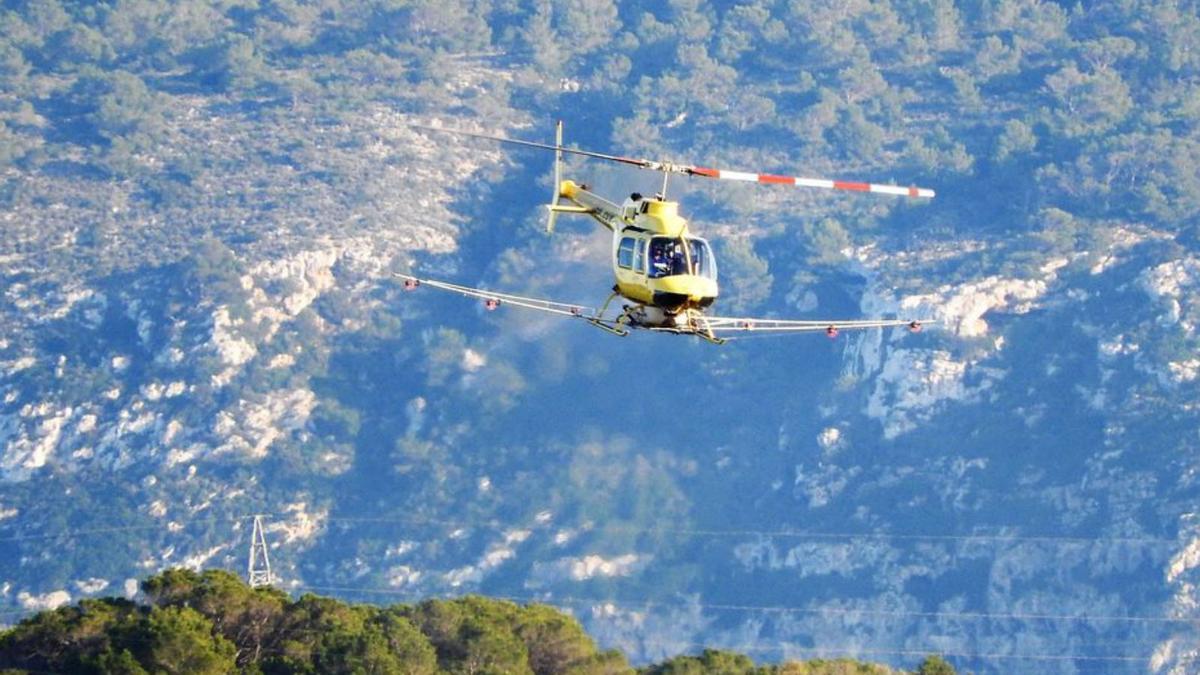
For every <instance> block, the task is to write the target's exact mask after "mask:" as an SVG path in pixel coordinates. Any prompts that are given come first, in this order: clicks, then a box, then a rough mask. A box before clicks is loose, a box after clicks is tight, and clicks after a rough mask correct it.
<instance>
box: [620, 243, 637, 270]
mask: <svg viewBox="0 0 1200 675" xmlns="http://www.w3.org/2000/svg"><path fill="white" fill-rule="evenodd" d="M636 244H637V239H634V238H633V237H624V238H622V239H621V243H620V244H619V245H618V246H617V265H618V266H619V267H624V268H625V269H629V268H631V267H633V249H634V248H635V245H636Z"/></svg>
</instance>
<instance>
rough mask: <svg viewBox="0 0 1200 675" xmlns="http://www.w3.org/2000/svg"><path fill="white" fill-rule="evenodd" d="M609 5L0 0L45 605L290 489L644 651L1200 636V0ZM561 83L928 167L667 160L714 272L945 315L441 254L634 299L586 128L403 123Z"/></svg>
mask: <svg viewBox="0 0 1200 675" xmlns="http://www.w3.org/2000/svg"><path fill="white" fill-rule="evenodd" d="M568 4H569V3H568ZM568 4H561V5H559V4H538V5H534V6H529V7H524V6H518V5H519V3H517V4H514V3H505V2H489V1H487V0H472V1H470V2H446V1H442V2H437V3H433V2H415V3H389V2H361V3H359V2H343V1H340V0H329V1H327V2H320V3H315V4H311V3H310V4H308V5H295V4H292V3H285V2H269V3H262V2H255V3H249V2H238V1H236V0H235V1H231V2H219V3H212V2H199V1H197V2H190V3H177V4H175V5H173V6H170V7H168V6H166V5H159V4H155V3H153V2H140V1H138V2H128V3H119V4H117V5H113V6H107V5H106V6H93V5H92V4H91V3H71V2H50V3H37V4H35V5H28V6H25V5H21V6H15V5H14V6H13V7H5V8H4V9H3V10H2V13H0V23H2V24H3V26H4V28H3V30H0V43H2V44H0V55H2V56H3V58H2V59H0V62H2V65H0V82H3V85H2V86H0V205H2V206H0V222H2V223H3V225H2V227H3V232H4V235H5V236H4V237H0V322H2V323H0V326H2V328H0V480H2V481H3V485H4V489H3V490H2V491H0V539H3V540H4V541H5V542H7V543H8V544H9V546H8V547H6V548H5V549H4V550H0V561H2V564H0V569H2V570H4V572H3V575H0V576H2V577H3V578H0V599H2V600H3V602H4V603H5V608H4V610H3V611H5V612H8V614H7V615H6V616H7V617H9V618H10V619H12V620H15V619H17V618H19V617H20V616H23V615H25V614H28V613H29V612H33V611H37V610H40V609H45V608H50V607H56V606H61V605H66V604H70V603H73V602H77V601H79V600H81V599H84V598H88V597H92V596H98V595H104V594H114V593H116V594H120V593H124V592H127V591H128V592H130V593H133V592H134V591H136V588H137V582H136V581H135V580H136V579H138V578H140V577H142V576H144V575H146V574H148V573H152V572H155V571H157V570H161V569H164V568H167V567H171V566H176V565H183V566H187V567H191V568H199V567H201V566H218V567H223V568H226V569H230V570H241V569H243V568H244V566H245V553H246V550H247V547H248V534H249V532H248V530H249V527H248V526H249V520H248V516H250V515H251V514H256V513H261V514H269V515H268V523H269V528H268V530H269V531H268V537H269V539H270V541H271V544H272V563H273V566H274V569H275V572H276V574H277V576H278V577H279V579H280V586H281V587H282V588H284V589H287V590H294V591H297V592H301V591H304V590H305V589H316V590H321V591H322V592H325V593H330V594H336V595H339V596H341V597H346V598H350V599H376V600H379V599H386V600H389V601H391V600H401V601H407V600H416V599H419V598H425V597H430V596H444V595H459V594H463V593H474V592H482V593H491V594H496V595H502V596H505V597H512V598H517V599H521V600H528V601H541V602H549V603H552V604H555V605H557V606H559V607H564V608H570V609H571V610H572V611H573V612H574V613H575V615H576V616H578V617H579V618H580V620H581V621H583V623H584V624H585V625H586V626H587V627H588V630H589V631H590V632H591V634H592V635H594V636H596V639H597V641H598V642H599V644H600V645H601V646H602V647H603V648H619V649H622V650H624V651H625V653H627V654H629V656H630V658H631V659H632V660H633V661H634V662H635V663H647V662H651V661H656V660H661V659H663V658H667V657H669V656H673V655H675V654H679V653H684V652H687V651H689V650H692V647H693V646H695V645H707V646H718V647H731V648H736V649H738V650H739V651H743V652H747V653H751V654H753V655H754V656H755V658H758V659H760V660H765V661H778V660H782V659H785V658H793V657H795V658H800V657H811V656H843V655H848V656H856V657H862V658H866V659H869V660H873V661H883V662H886V663H889V664H892V665H893V666H895V667H911V664H912V663H913V662H914V661H915V660H916V659H917V658H919V656H920V655H924V654H927V653H930V652H940V653H944V654H946V655H947V657H948V658H949V659H950V660H951V661H952V662H954V663H955V664H956V665H959V666H961V667H963V668H964V669H969V670H973V671H979V672H1011V671H1014V670H1017V671H1039V672H1047V671H1048V672H1063V673H1075V672H1145V671H1147V670H1149V671H1153V672H1164V673H1165V672H1172V673H1184V672H1190V671H1191V670H1193V669H1194V661H1195V659H1196V658H1197V656H1198V655H1200V643H1198V642H1197V639H1196V636H1195V631H1194V630H1192V626H1193V624H1194V622H1195V618H1196V606H1197V601H1198V598H1197V594H1196V590H1195V589H1196V583H1197V574H1198V573H1200V530H1198V529H1197V528H1198V524H1197V521H1196V518H1195V506H1194V505H1195V503H1196V497H1197V485H1196V479H1195V476H1196V470H1197V461H1198V460H1200V455H1198V454H1197V444H1198V443H1200V438H1198V437H1197V434H1196V429H1197V412H1196V411H1197V402H1198V399H1197V389H1196V387H1197V378H1198V376H1200V358H1197V356H1196V347H1197V344H1198V343H1197V335H1196V325H1197V321H1200V302H1198V298H1200V294H1198V292H1197V291H1198V284H1200V263H1198V255H1197V253H1196V224H1197V222H1200V221H1197V214H1198V213H1200V202H1197V200H1196V195H1197V194H1200V189H1197V188H1198V187H1200V186H1197V185H1196V181H1197V180H1198V178H1197V177H1198V176H1200V171H1198V170H1196V169H1197V167H1196V158H1197V157H1200V153H1198V152H1196V149H1197V142H1198V139H1197V128H1198V127H1197V120H1198V119H1200V112H1198V110H1200V109H1198V108H1197V104H1196V101H1197V100H1200V99H1198V98H1197V97H1198V96H1200V94H1198V92H1200V89H1198V85H1197V84H1196V81H1197V79H1196V75H1197V72H1198V70H1200V61H1198V60H1197V59H1198V58H1200V57H1197V56H1196V54H1195V53H1194V52H1195V50H1194V49H1191V48H1190V45H1192V44H1194V43H1195V40H1196V37H1197V35H1200V22H1198V21H1197V19H1196V12H1194V11H1191V10H1192V9H1193V8H1189V7H1188V6H1186V3H1184V5H1178V4H1171V3H1166V4H1163V3H1151V2H1146V3H1133V4H1129V3H1125V4H1121V3H1099V4H1095V5H1094V6H1088V7H1084V6H1082V5H1081V6H1080V7H1078V8H1072V9H1069V10H1068V9H1063V8H1062V6H1060V5H1058V4H1055V3H1046V2H1038V1H1036V0H1018V1H1014V2H983V3H977V4H974V5H971V6H969V7H968V6H958V5H955V4H954V3H949V2H907V1H904V2H902V1H901V0H892V2H882V3H880V2H877V3H850V4H846V3H844V2H841V3H824V4H822V3H817V4H816V5H812V6H805V7H800V6H799V5H794V4H791V3H786V2H773V1H770V0H767V1H762V2H741V3H706V2H671V3H667V4H666V5H663V4H662V3H656V2H637V1H630V2H619V3H618V2H597V3H585V4H581V5H579V6H575V5H571V6H568ZM556 118H563V119H565V120H566V129H567V138H568V139H569V140H570V142H572V143H578V144H579V145H580V146H582V147H588V148H592V149H596V150H601V151H611V152H618V153H622V154H629V155H638V156H643V155H644V156H649V157H653V158H663V159H672V160H676V161H686V162H694V163H696V164H699V165H704V166H718V167H723V168H729V169H737V170H754V171H759V170H761V171H771V172H777V173H787V174H803V175H828V176H836V177H845V178H857V179H869V180H876V181H888V180H894V181H896V182H898V183H901V184H920V185H923V186H925V185H927V186H930V187H933V188H935V189H936V190H937V191H938V197H937V198H936V199H934V200H932V201H930V202H910V201H906V200H894V199H880V198H871V197H868V196H862V195H851V196H837V195H828V194H823V193H813V192H803V191H797V190H788V189H783V188H768V187H765V186H750V185H743V184H725V183H716V182H703V181H700V180H699V179H694V180H691V181H688V180H686V179H679V180H673V181H672V183H671V185H670V194H671V196H672V197H673V198H678V199H680V200H681V203H682V208H683V211H684V213H685V214H686V215H687V216H688V217H689V218H690V219H691V221H692V223H693V225H694V227H695V228H696V230H697V231H699V232H700V233H701V234H704V235H705V236H707V237H709V238H711V239H712V240H713V241H714V242H715V244H716V247H717V253H718V255H719V259H720V263H721V290H722V297H721V300H720V303H719V305H718V309H719V310H720V311H726V312H731V313H732V312H736V313H743V312H744V313H747V314H756V315H765V316H779V317H792V316H794V317H799V318H828V317H858V316H877V315H892V314H905V315H908V314H914V313H915V314H922V315H925V316H930V317H934V318H936V319H938V324H937V325H936V326H931V327H930V329H929V330H926V331H925V332H923V333H922V334H919V335H910V334H908V333H907V332H905V333H903V334H901V333H899V332H897V333H895V334H893V333H890V332H885V333H880V332H873V333H865V334H862V335H855V336H845V335H844V336H843V337H840V338H839V339H838V340H837V341H833V342H830V341H827V340H825V339H824V338H809V337H801V338H790V339H779V338H771V339H747V340H744V341H741V342H735V343H732V344H730V345H727V346H725V347H722V348H715V347H712V346H710V345H705V344H699V343H691V342H687V341H682V340H679V339H671V338H669V337H667V336H655V335H650V336H634V337H630V338H627V339H624V340H620V339H616V338H612V337H610V336H606V335H604V334H601V333H599V332H598V331H594V330H592V329H591V328H590V327H588V326H576V325H574V324H573V323H571V322H569V321H567V322H565V323H564V322H561V321H555V320H553V319H547V318H543V317H531V316H528V315H525V314H521V313H519V312H516V311H515V310H514V311H507V312H497V313H489V314H485V313H484V312H482V311H481V310H479V309H478V308H475V307H474V306H473V305H472V304H471V303H469V302H467V301H464V300H461V299H459V298H454V297H444V296H438V295H436V294H434V293H432V292H418V293H412V294H409V293H404V292H403V291H402V289H401V288H400V287H399V286H398V285H397V284H395V283H394V281H393V277H392V276H391V272H392V271H396V270H406V269H415V270H418V271H419V272H421V273H422V274H426V275H430V276H436V277H439V278H446V279H449V280H451V281H456V282H460V283H466V284H471V285H484V286H489V287H494V288H504V289H506V290H510V291H513V292H521V293H532V294H537V295H543V296H547V297H554V298H557V299H562V300H565V301H572V302H580V303H585V304H598V303H599V302H600V301H602V300H603V297H604V295H605V293H606V290H605V289H607V288H608V286H609V285H610V284H611V279H610V278H609V276H608V271H607V267H606V265H607V262H606V261H607V256H608V254H609V252H608V247H609V241H608V240H607V238H606V237H605V236H604V235H603V234H601V233H599V232H597V231H596V230H595V228H594V226H593V225H591V224H588V223H585V222H584V221H569V220H567V219H564V220H563V221H562V225H561V227H560V228H559V229H560V231H559V232H558V233H557V234H555V235H554V236H553V237H546V236H545V235H544V234H542V233H541V232H540V231H539V228H540V226H541V222H542V212H541V211H540V209H539V205H540V204H541V203H542V201H543V200H544V199H545V198H546V196H547V195H549V193H550V189H551V186H550V182H549V167H550V165H549V161H548V160H549V157H547V156H545V155H543V154H539V153H536V152H534V151H526V150H511V151H510V149H507V148H501V147H497V146H495V145H492V144H488V143H485V142H480V141H476V140H470V139H460V138H456V137H450V136H446V135H439V134H434V133H429V132H424V131H419V130H414V129H412V128H411V127H409V126H408V124H409V123H412V122H414V121H416V122H420V123H422V124H431V123H432V124H443V125H446V126H454V127H459V128H465V129H477V130H487V131H489V132H498V133H505V134H509V135H511V136H513V137H520V138H528V139H536V140H547V139H548V138H549V135H550V129H551V126H552V122H553V120H554V119H556ZM568 168H569V171H568V173H569V175H571V176H577V177H579V178H580V179H581V180H586V181H587V182H589V183H591V184H592V185H593V186H594V187H595V188H596V189H597V190H598V191H600V192H601V193H603V194H607V195H611V196H613V197H614V198H617V199H619V198H620V197H621V196H623V194H624V193H627V192H629V191H631V190H634V189H637V190H641V191H643V192H649V191H651V190H652V189H656V188H657V186H658V178H657V177H655V176H650V175H641V174H638V173H636V172H634V171H633V170H631V169H626V168H621V167H615V168H614V167H609V166H607V165H601V164H596V163H588V162H585V161H583V160H579V161H571V162H569V164H568Z"/></svg>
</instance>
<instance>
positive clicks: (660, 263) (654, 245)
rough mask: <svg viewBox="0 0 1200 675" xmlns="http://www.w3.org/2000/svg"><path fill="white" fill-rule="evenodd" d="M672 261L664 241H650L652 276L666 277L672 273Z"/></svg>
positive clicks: (654, 277) (653, 277)
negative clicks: (665, 248)
mask: <svg viewBox="0 0 1200 675" xmlns="http://www.w3.org/2000/svg"><path fill="white" fill-rule="evenodd" d="M670 270H671V263H670V261H669V260H668V258H667V252H666V251H664V250H663V245H662V242H660V241H652V242H650V278H652V279H656V278H658V277H665V276H667V275H668V274H670Z"/></svg>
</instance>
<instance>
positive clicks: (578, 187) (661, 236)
mask: <svg viewBox="0 0 1200 675" xmlns="http://www.w3.org/2000/svg"><path fill="white" fill-rule="evenodd" d="M412 126H413V128H416V129H421V130H424V131H433V132H440V133H449V134H455V135H460V136H468V137H471V138H479V139H484V140H489V141H497V142H500V143H509V144H513V145H521V146H526V147H533V148H540V149H543V150H550V151H552V152H554V195H553V198H552V199H551V202H550V204H548V205H547V207H546V208H547V209H548V211H549V216H548V218H547V221H546V230H547V232H553V231H554V224H555V220H556V218H557V216H558V214H560V213H573V214H581V215H588V216H591V217H592V218H594V219H595V220H596V222H598V223H600V224H601V225H602V226H604V227H605V228H606V229H608V230H609V231H610V232H612V258H611V264H612V270H613V276H614V278H615V280H616V283H615V284H614V285H613V288H612V293H611V294H610V295H609V296H608V299H607V300H606V301H605V302H604V303H603V304H602V305H601V306H600V307H599V308H598V309H594V308H588V307H585V306H583V305H575V304H570V303H564V302H556V301H552V300H545V299H540V298H531V297H525V296H520V295H514V294H509V293H497V292H494V291H490V290H486V289H481V288H473V287H470V286H463V285H460V284H454V283H449V282H446V281H439V280H434V279H423V278H419V277H416V276H413V275H409V274H399V273H398V274H396V276H397V277H399V278H400V279H402V280H403V283H404V288H405V290H410V291H411V290H416V289H417V288H419V287H421V286H429V287H432V288H438V289H442V290H446V291H451V292H454V293H458V294H461V295H465V296H468V297H473V298H479V299H481V300H483V302H484V306H485V307H486V308H487V309H488V310H494V309H497V308H499V307H501V306H502V305H512V306H515V307H523V308H526V309H534V310H538V311H542V312H548V313H551V314H558V315H562V316H568V317H574V318H579V319H583V320H584V321H587V322H588V323H590V324H592V325H594V326H596V327H598V328H601V329H603V330H605V331H607V332H609V333H613V334H615V335H621V336H625V335H628V334H629V330H630V329H645V330H649V331H656V332H666V333H675V334H682V335H693V336H696V337H699V338H702V339H704V340H707V341H709V342H712V343H714V344H722V343H724V342H725V341H727V340H728V339H730V338H729V336H730V335H731V334H734V333H750V332H759V333H767V334H772V333H773V334H781V333H799V332H824V333H825V334H826V335H827V336H829V337H831V338H832V337H837V335H838V332H839V331H840V330H844V329H862V328H887V327H894V326H901V327H907V328H908V329H909V330H911V331H913V332H916V331H919V330H920V329H921V326H922V324H924V323H928V321H926V320H922V319H858V320H849V321H813V320H789V319H769V318H749V317H722V316H712V315H709V314H707V313H706V310H707V309H708V308H709V307H711V306H712V304H713V302H714V301H715V300H716V299H717V296H718V295H719V290H718V285H717V260H716V257H715V256H714V255H713V251H712V247H711V246H709V243H708V241H706V240H705V239H703V238H702V237H697V236H694V235H692V234H691V233H690V232H689V230H688V222H687V220H686V219H685V218H683V217H682V216H680V215H679V203H678V202H673V201H668V200H667V199H666V191H667V182H668V180H669V178H670V176H671V175H672V174H681V175H685V176H700V177H704V178H715V179H721V180H736V181H745V182H756V183H763V184H768V185H795V186H800V187H814V188H824V189H830V190H850V191H856V192H873V193H879V194H888V195H897V196H906V197H922V198H932V197H933V196H934V192H933V190H929V189H926V188H916V187H901V186H897V185H878V184H874V183H859V182H850V181H838V180H828V179H821V178H801V177H796V176H777V175H771V174H759V173H746V172H741V171H727V170H724V169H710V168H704V167H697V166H689V165H682V164H674V163H671V162H663V161H653V160H646V159H634V158H631V157H621V156H617V155H609V154H605V153H600V152H593V151H590V150H581V149H579V148H568V147H565V146H563V140H562V138H563V136H562V134H563V128H562V121H559V122H558V124H557V125H556V127H555V142H554V145H550V144H547V143H537V142H533V141H524V140H518V139H513V138H505V137H503V136H494V135H489V134H481V133H476V132H471V131H463V130H460V129H450V128H445V127H432V126H422V125H412ZM563 153H569V154H575V155H582V156H585V157H591V158H594V159H602V160H607V161H611V162H618V163H621V164H626V165H630V166H635V167H637V168H639V169H648V170H651V171H661V172H662V174H663V180H662V189H661V190H660V191H659V192H658V193H657V194H656V195H654V196H653V197H651V198H646V197H645V196H643V195H641V194H639V193H636V192H635V193H633V194H631V195H630V196H629V198H628V199H626V200H624V202H623V203H622V204H617V203H615V202H612V201H609V200H608V199H605V198H604V197H601V196H600V195H597V194H596V193H594V192H591V191H590V190H589V189H588V187H587V185H584V184H580V183H576V182H574V181H571V180H564V179H563V178H562V157H563ZM564 199H565V200H566V201H567V202H569V203H567V204H564V203H563V200H564ZM618 297H622V298H624V299H626V300H628V301H630V302H629V304H624V305H623V306H622V308H621V310H620V311H619V312H615V313H613V314H610V313H609V307H610V305H611V304H612V301H613V300H615V299H616V298H618Z"/></svg>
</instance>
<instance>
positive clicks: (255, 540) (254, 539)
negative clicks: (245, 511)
mask: <svg viewBox="0 0 1200 675" xmlns="http://www.w3.org/2000/svg"><path fill="white" fill-rule="evenodd" d="M247 570H248V573H247V575H246V576H247V579H246V581H247V582H248V583H249V584H250V588H258V587H259V586H270V585H271V583H272V581H274V578H273V577H272V576H271V559H270V558H269V557H267V533H266V531H265V530H263V524H262V516H254V531H253V532H252V533H251V534H250V564H249V566H248V567H247Z"/></svg>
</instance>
